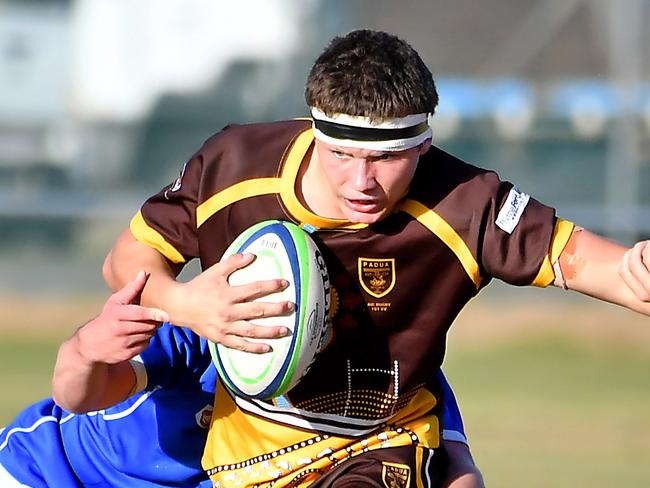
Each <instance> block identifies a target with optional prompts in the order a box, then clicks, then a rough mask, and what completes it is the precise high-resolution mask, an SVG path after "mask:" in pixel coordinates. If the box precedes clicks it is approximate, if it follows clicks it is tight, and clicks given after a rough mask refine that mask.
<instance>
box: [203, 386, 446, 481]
mask: <svg viewBox="0 0 650 488" xmlns="http://www.w3.org/2000/svg"><path fill="white" fill-rule="evenodd" d="M435 404H436V399H435V397H434V396H433V395H432V394H431V393H430V392H428V391H426V390H425V389H421V390H420V394H419V395H417V397H416V398H414V399H413V400H412V402H411V403H410V404H409V405H408V406H407V408H405V409H403V410H402V411H400V412H399V413H398V414H397V415H396V416H395V417H394V418H392V419H391V422H390V423H388V424H387V425H384V426H383V427H380V428H378V429H376V430H374V431H373V432H371V433H369V434H366V435H363V436H356V437H349V436H346V437H342V436H337V435H333V434H327V433H323V432H320V431H315V430H311V431H310V430H307V429H300V428H296V427H293V426H290V425H285V424H280V423H277V422H273V421H271V420H268V419H265V418H263V417H260V416H258V415H251V414H248V413H247V412H245V411H243V410H241V409H239V408H237V406H236V405H235V402H234V399H233V398H232V397H231V395H230V394H229V393H228V392H227V391H226V390H225V388H224V387H223V385H222V384H221V383H218V385H217V393H216V397H215V409H214V412H213V417H212V425H211V426H210V430H209V432H208V439H207V443H206V449H205V451H204V454H203V459H202V464H203V467H204V469H205V471H206V473H207V474H208V475H209V476H210V478H211V479H212V481H213V482H214V483H215V486H221V487H226V486H241V487H253V486H258V487H270V486H273V488H283V487H289V486H291V487H293V488H302V487H306V486H309V485H310V484H311V483H313V482H314V481H315V480H316V479H317V478H318V477H320V476H321V475H322V474H324V473H326V472H327V471H329V470H331V469H332V468H334V467H335V466H337V465H338V464H339V463H341V462H342V461H345V460H346V459H349V458H351V457H354V456H357V455H359V454H362V453H364V452H367V451H371V450H375V449H383V448H389V447H399V446H410V445H416V446H424V447H427V448H432V449H435V448H437V447H440V434H439V432H440V427H439V424H438V418H437V417H436V416H435V415H433V414H431V413H430V411H431V408H432V406H433V405H435ZM341 419H344V417H341Z"/></svg>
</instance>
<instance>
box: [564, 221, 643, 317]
mask: <svg viewBox="0 0 650 488" xmlns="http://www.w3.org/2000/svg"><path fill="white" fill-rule="evenodd" d="M628 251H629V249H628V248H626V247H625V246H623V245H621V244H617V243H615V242H613V241H610V240H608V239H605V238H604V237H601V236H598V235H596V234H593V233H592V232H589V231H588V230H584V229H580V228H576V229H575V230H574V231H573V233H572V234H571V237H570V238H569V240H568V242H567V244H566V246H565V247H564V250H563V251H562V253H561V254H560V256H559V259H558V263H557V265H556V267H555V269H556V280H555V285H556V286H563V285H565V286H566V288H569V289H571V290H575V291H578V292H580V293H583V294H585V295H589V296H592V297H594V298H599V299H601V300H604V301H607V302H611V303H615V304H617V305H622V306H624V307H627V308H629V309H631V310H635V311H637V312H641V313H643V314H646V315H650V303H647V302H645V301H643V300H642V299H640V298H639V297H638V296H637V294H635V292H634V290H633V289H632V288H631V287H630V286H629V285H628V284H627V283H626V280H624V279H623V277H622V275H621V272H620V270H621V267H622V266H623V267H624V266H625V265H624V263H625V256H626V253H628ZM628 257H629V255H628ZM558 265H559V270H558Z"/></svg>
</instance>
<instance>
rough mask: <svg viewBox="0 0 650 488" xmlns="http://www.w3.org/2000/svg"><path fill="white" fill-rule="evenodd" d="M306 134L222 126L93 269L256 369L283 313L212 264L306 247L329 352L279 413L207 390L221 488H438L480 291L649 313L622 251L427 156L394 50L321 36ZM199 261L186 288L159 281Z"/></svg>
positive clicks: (508, 189)
mask: <svg viewBox="0 0 650 488" xmlns="http://www.w3.org/2000/svg"><path fill="white" fill-rule="evenodd" d="M305 100H306V102H307V105H308V106H309V109H310V112H311V118H310V119H309V120H290V121H281V122H273V123H259V124H251V125H245V126H241V125H232V126H229V127H227V128H225V129H224V130H222V131H221V132H219V133H218V134H216V135H214V136H213V137H211V138H210V139H208V140H207V141H206V142H205V144H204V145H203V146H202V147H201V148H200V149H199V150H198V151H197V152H196V153H195V154H194V155H193V156H192V157H191V158H190V159H189V161H188V162H187V163H186V165H185V166H184V168H183V171H182V172H181V176H180V177H179V178H178V179H177V180H176V181H175V182H173V183H172V184H170V185H169V186H167V187H165V188H163V189H162V190H161V191H160V192H159V193H158V194H156V195H154V196H152V197H151V198H150V199H148V200H147V201H146V202H145V203H144V205H143V206H142V208H141V210H140V211H139V212H138V213H137V215H136V216H135V217H134V218H133V219H132V221H131V226H130V229H127V230H126V231H125V232H123V233H122V235H121V236H120V237H119V238H118V241H117V242H116V244H115V246H114V247H113V249H112V250H111V252H110V254H109V255H108V256H107V259H106V262H105V266H104V276H105V278H106V280H107V282H108V283H109V284H110V286H111V287H113V288H114V289H117V287H119V286H121V285H122V284H124V283H126V282H127V281H128V280H129V279H131V277H132V276H133V274H134V273H135V272H136V270H138V269H145V270H147V271H148V272H150V273H151V278H150V280H149V281H148V283H147V285H146V287H145V289H144V290H143V294H142V298H143V303H145V304H147V305H150V306H156V307H159V308H161V309H164V310H165V311H166V312H167V313H168V314H169V316H170V319H171V321H172V322H173V323H176V324H180V325H182V326H186V327H188V328H190V329H192V330H193V331H195V332H197V333H198V334H199V335H201V336H203V337H206V338H208V339H210V340H213V341H215V342H220V343H223V344H225V345H227V346H230V347H234V348H238V349H241V350H247V351H252V352H264V351H267V350H268V345H267V344H264V342H263V341H261V342H260V341H251V340H249V339H250V338H257V339H264V338H270V337H280V336H283V335H284V334H286V333H287V330H286V328H284V327H281V326H278V327H256V326H254V325H253V324H251V323H250V321H249V320H250V319H252V318H257V317H261V316H269V315H282V314H283V313H285V312H287V311H288V310H290V309H291V307H292V304H291V303H288V302H285V303H264V302H262V301H254V302H253V299H255V298H259V297H262V296H264V295H266V294H269V293H273V292H276V291H278V290H280V289H281V288H282V286H283V284H282V283H281V282H280V280H270V281H264V282H258V283H254V284H251V285H248V286H243V287H230V286H229V285H228V283H227V276H228V275H229V274H230V273H231V272H232V271H234V270H235V269H237V268H239V267H243V266H245V265H247V264H248V263H249V262H250V260H251V259H252V257H251V256H243V255H240V256H235V257H233V258H232V259H231V260H229V261H227V262H224V263H220V262H219V259H220V256H221V255H222V253H223V251H224V250H225V248H226V247H227V245H228V244H229V243H230V242H231V241H232V239H233V238H234V237H235V236H237V235H238V234H239V233H240V232H242V231H243V230H244V229H246V228H248V227H249V226H251V225H253V224H255V223H257V222H260V221H262V220H267V219H281V220H290V221H293V222H297V223H299V224H301V225H303V226H306V227H308V228H310V229H311V230H313V233H312V236H314V238H315V239H316V240H317V241H318V244H319V246H320V247H321V250H322V251H323V254H324V257H325V260H326V262H327V265H328V270H329V271H330V275H331V277H332V283H333V285H334V290H335V296H336V298H337V299H336V300H335V302H336V304H337V305H338V306H337V307H336V310H335V314H334V316H333V319H332V322H333V340H332V341H331V342H330V343H329V344H328V346H327V348H325V349H324V350H323V351H322V352H321V354H320V355H319V357H318V359H317V360H316V362H315V363H314V364H313V366H312V369H311V370H310V372H309V373H308V374H307V375H306V376H305V377H304V378H303V379H302V381H301V382H300V384H299V385H298V386H297V387H296V388H294V389H293V390H292V391H291V392H290V393H289V395H288V397H289V401H290V405H289V406H277V405H273V404H271V403H269V402H261V401H251V400H248V399H245V398H240V397H236V396H232V395H231V394H230V393H229V392H228V391H227V390H226V389H224V388H222V387H219V386H218V387H217V393H216V403H215V405H216V406H215V411H214V417H213V422H212V424H211V427H210V432H209V434H208V441H207V444H206V450H205V453H204V456H203V466H204V468H205V469H206V470H207V472H208V474H209V475H210V476H211V478H212V479H213V481H214V482H215V484H217V485H218V486H228V485H231V484H236V485H237V486H251V487H252V486H270V485H273V486H274V487H276V488H279V487H289V486H291V487H304V486H312V487H324V486H328V487H331V486H333V487H339V486H404V487H407V486H408V487H413V488H415V487H420V486H437V485H439V484H440V483H441V480H442V478H443V476H444V473H445V466H446V465H447V458H446V455H445V450H444V449H441V434H440V433H441V431H442V422H441V412H440V402H439V399H440V397H441V385H440V383H439V382H438V381H435V379H432V378H431V375H430V373H429V372H430V371H435V370H436V369H437V368H439V367H440V365H441V364H442V361H443V358H444V353H445V344H446V334H447V331H448V330H449V328H450V326H451V324H452V322H453V320H454V318H455V317H456V316H457V314H458V313H459V312H460V310H461V309H462V308H463V306H464V305H465V304H466V303H467V302H468V301H469V300H471V298H473V297H474V296H475V295H476V294H477V293H478V292H479V291H480V290H481V289H482V288H484V287H485V286H486V285H487V284H489V283H490V281H491V280H492V279H494V278H496V279H500V280H502V281H504V282H506V283H509V284H512V285H533V286H539V287H547V286H549V285H555V286H559V287H562V288H565V289H572V290H575V291H577V292H580V293H583V294H585V295H589V296H592V297H595V298H599V299H601V300H605V301H609V302H612V303H616V304H619V305H622V306H625V307H628V308H630V309H632V310H635V311H638V312H641V313H644V314H650V304H648V303H646V302H644V301H643V300H640V299H639V298H638V297H637V296H636V295H635V293H634V292H633V291H632V290H631V289H630V287H629V286H628V285H627V284H626V281H625V280H624V279H622V278H621V276H620V275H619V273H618V269H619V266H620V265H621V262H622V259H623V256H624V255H625V253H626V251H627V249H626V248H625V247H624V246H622V245H619V244H616V243H614V242H611V241H609V240H606V239H604V238H602V237H599V236H597V235H595V234H593V233H591V232H589V231H588V230H586V229H583V228H581V227H579V226H577V225H575V224H574V223H572V222H569V221H567V220H565V219H562V218H560V217H558V216H556V212H555V210H554V209H553V208H551V207H549V206H547V205H545V204H543V203H541V202H539V201H537V200H535V199H534V198H532V197H531V196H529V195H528V194H526V193H525V192H524V191H522V190H521V189H519V188H518V187H516V186H514V185H513V184H511V183H509V182H507V181H502V180H501V179H500V178H499V177H498V175H497V174H495V173H494V172H493V171H489V170H486V169H482V168H480V167H477V166H473V165H471V164H468V163H466V162H464V161H461V160H459V159H458V158H456V157H454V156H453V155H451V154H448V153H446V152H445V151H443V150H441V149H440V148H438V147H436V146H434V145H433V144H432V137H433V135H432V132H431V129H430V127H429V125H428V123H427V121H428V117H430V116H432V115H433V114H434V112H435V109H436V106H437V103H438V95H437V92H436V88H435V83H434V80H433V77H432V74H431V72H430V71H429V69H428V68H427V67H426V65H425V64H424V62H423V61H422V59H421V58H420V56H419V55H418V53H417V52H416V51H415V50H414V49H413V48H412V47H411V46H410V45H409V44H408V43H406V42H405V41H403V40H401V39H399V38H397V37H395V36H392V35H390V34H388V33H385V32H377V31H369V30H358V31H353V32H351V33H350V34H348V35H346V36H343V37H337V38H335V39H334V40H333V41H332V42H331V43H330V44H329V45H328V46H327V47H326V49H325V50H324V51H323V53H322V54H321V55H320V56H319V57H318V59H317V60H316V62H315V64H314V65H313V67H312V69H311V72H310V74H309V76H308V79H307V84H306V90H305ZM193 258H199V259H200V261H201V265H202V268H203V270H204V271H203V273H201V274H200V275H199V276H198V277H196V278H194V279H192V280H190V281H188V282H184V283H182V282H178V281H177V280H176V277H177V275H178V273H179V272H180V270H181V269H182V267H183V266H184V265H185V263H187V262H188V261H189V260H191V259H193Z"/></svg>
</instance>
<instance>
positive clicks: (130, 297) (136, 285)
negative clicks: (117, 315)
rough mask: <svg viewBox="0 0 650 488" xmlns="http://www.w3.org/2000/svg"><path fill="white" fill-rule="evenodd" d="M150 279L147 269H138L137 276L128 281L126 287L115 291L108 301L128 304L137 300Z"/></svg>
mask: <svg viewBox="0 0 650 488" xmlns="http://www.w3.org/2000/svg"><path fill="white" fill-rule="evenodd" d="M148 279H149V274H148V273H146V272H145V271H142V270H140V271H138V274H137V275H136V277H135V278H134V279H133V280H131V281H130V282H128V283H127V284H126V285H124V287H123V288H122V289H120V290H118V291H116V292H115V293H113V294H112V295H111V296H110V298H109V299H108V301H107V303H119V304H128V303H133V302H134V301H136V298H137V297H138V296H139V295H140V293H141V292H142V290H143V289H144V285H145V284H146V283H147V280H148Z"/></svg>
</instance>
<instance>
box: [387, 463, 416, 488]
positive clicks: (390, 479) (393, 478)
mask: <svg viewBox="0 0 650 488" xmlns="http://www.w3.org/2000/svg"><path fill="white" fill-rule="evenodd" d="M381 464H382V466H383V467H382V470H381V480H382V481H383V482H384V486H386V488H407V487H408V486H409V485H410V483H411V468H410V467H408V466H407V465H406V464H395V463H386V462H382V463H381Z"/></svg>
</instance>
